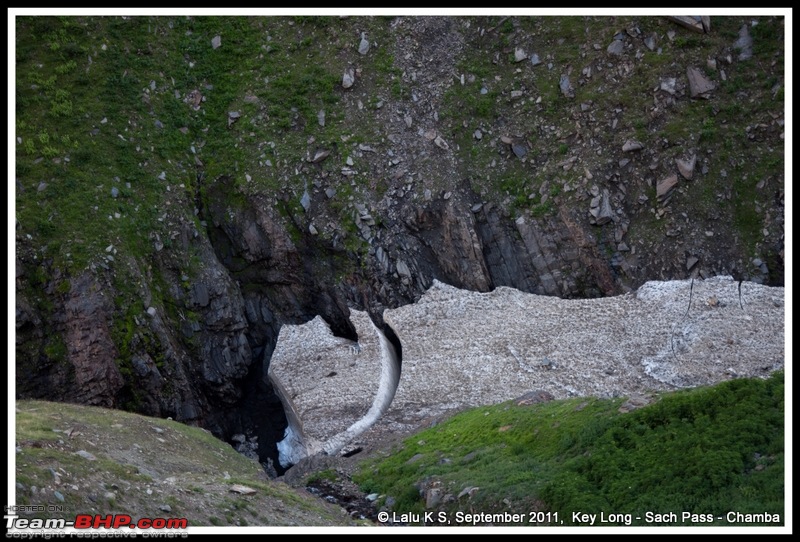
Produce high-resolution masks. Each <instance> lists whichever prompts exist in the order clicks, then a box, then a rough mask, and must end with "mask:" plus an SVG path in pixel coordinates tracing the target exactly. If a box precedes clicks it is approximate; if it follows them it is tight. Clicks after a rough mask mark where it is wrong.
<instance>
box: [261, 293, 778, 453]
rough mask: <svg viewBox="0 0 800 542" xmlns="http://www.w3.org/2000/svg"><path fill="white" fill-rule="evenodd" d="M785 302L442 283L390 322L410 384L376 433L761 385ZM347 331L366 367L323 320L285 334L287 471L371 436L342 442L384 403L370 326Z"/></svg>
mask: <svg viewBox="0 0 800 542" xmlns="http://www.w3.org/2000/svg"><path fill="white" fill-rule="evenodd" d="M783 299H784V290H783V288H771V287H766V286H761V285H758V284H754V283H750V282H743V283H739V282H738V281H734V280H733V279H732V278H730V277H715V278H712V279H708V280H705V281H689V280H685V281H670V282H648V283H646V284H645V285H643V286H642V287H641V288H640V289H639V290H638V291H637V292H636V293H634V294H626V295H623V296H617V297H609V298H601V299H587V300H565V299H559V298H555V297H546V296H539V295H534V294H527V293H523V292H520V291H518V290H514V289H512V288H506V287H501V288H497V289H496V290H494V291H492V292H489V293H479V292H471V291H466V290H459V289H457V288H454V287H451V286H448V285H445V284H443V283H441V282H438V281H435V282H434V285H433V286H432V287H431V288H430V289H429V290H428V291H427V292H426V293H425V295H423V296H422V298H421V299H420V300H419V301H418V302H417V303H414V304H412V305H406V306H403V307H400V308H397V309H392V310H387V311H386V312H385V313H384V320H385V321H386V323H387V324H389V325H390V326H391V327H392V328H393V329H394V330H395V332H396V333H397V335H398V337H399V338H400V341H401V342H402V344H403V374H402V377H401V378H400V381H399V385H398V386H397V391H396V394H395V395H394V399H393V400H391V399H390V400H391V405H389V406H388V408H387V409H384V410H385V413H383V416H382V418H381V420H380V421H379V422H378V424H377V426H376V427H375V428H374V429H373V431H381V430H395V429H412V428H414V427H417V426H419V425H420V424H421V422H423V421H424V420H426V419H428V418H430V417H432V416H438V415H441V414H444V413H446V412H448V411H452V410H455V409H460V408H465V407H469V406H477V405H481V404H491V403H497V402H501V401H505V400H510V399H513V398H515V397H519V396H521V395H523V394H525V393H527V392H530V391H533V390H539V391H546V392H548V393H550V394H552V396H553V397H555V398H566V397H573V396H589V395H592V396H601V397H616V396H626V395H630V394H633V393H646V392H650V391H659V390H671V389H676V388H685V387H693V386H699V385H709V384H713V383H716V382H720V381H723V380H727V379H731V378H736V377H749V376H766V375H768V374H769V373H770V372H772V371H774V370H777V369H780V368H781V367H783V365H784V302H783ZM351 319H352V321H353V324H354V325H355V327H356V329H357V331H358V335H359V344H360V346H361V351H360V353H358V354H356V353H355V352H354V350H353V344H352V343H351V342H350V341H347V340H345V339H340V338H337V337H334V336H333V335H332V334H331V332H330V329H329V328H328V327H327V325H326V324H325V323H324V322H323V321H322V319H321V318H319V317H317V318H315V319H314V320H312V321H311V322H309V323H307V324H304V325H302V326H284V327H283V328H282V330H281V333H280V336H279V338H278V345H277V348H276V350H275V354H274V357H273V361H272V364H271V367H270V378H271V379H272V382H273V384H274V385H275V387H276V389H279V390H281V392H282V393H283V396H284V403H285V405H286V410H287V412H289V413H290V414H288V415H289V416H290V418H291V417H293V416H296V418H297V419H296V420H294V421H293V422H291V421H290V428H289V430H288V431H287V433H291V432H292V431H294V432H295V433H296V434H299V435H301V436H300V441H302V445H300V446H295V447H294V449H293V453H291V454H286V455H285V456H282V457H285V459H286V463H287V464H288V463H294V462H296V461H297V460H298V459H299V458H300V457H302V456H303V455H306V454H312V453H316V452H318V451H323V450H325V451H326V452H327V453H333V452H335V451H338V449H340V448H341V446H343V445H344V444H346V442H344V441H345V440H348V439H349V438H353V437H355V436H357V434H358V433H359V432H360V430H361V429H366V427H359V431H350V432H347V433H345V430H346V428H347V427H349V426H351V425H352V424H354V423H356V422H357V421H358V420H360V419H361V418H362V417H363V415H364V413H365V412H366V411H367V410H368V409H369V407H370V405H371V404H372V403H373V400H374V398H375V397H376V394H377V393H378V388H379V387H380V382H381V378H380V373H381V361H380V359H381V353H380V341H381V339H380V338H379V335H377V333H380V332H379V331H377V329H374V331H372V332H370V330H369V326H370V325H372V323H371V321H369V319H368V317H367V316H366V315H365V314H364V313H359V312H357V311H352V313H351ZM383 340H385V339H383ZM384 356H385V354H384ZM384 376H385V375H384ZM384 399H386V396H385V395H384ZM369 425H371V423H370V424H369ZM295 436H297V435H295ZM326 443H333V444H335V445H333V444H329V445H327V446H326ZM298 451H299V452H301V453H299V454H298Z"/></svg>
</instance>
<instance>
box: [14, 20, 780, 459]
mask: <svg viewBox="0 0 800 542" xmlns="http://www.w3.org/2000/svg"><path fill="white" fill-rule="evenodd" d="M15 28H16V42H15V54H16V67H17V70H16V78H17V80H16V110H15V112H16V118H15V127H16V134H17V139H16V153H15V156H14V159H15V161H16V178H15V190H16V192H15V195H16V214H17V217H16V218H17V222H16V230H15V235H16V283H15V285H16V338H15V340H16V394H17V397H19V398H47V399H51V400H57V401H67V402H78V403H84V404H90V405H99V406H106V407H115V408H122V409H127V410H132V411H136V412H140V413H144V414H149V415H154V416H159V417H167V416H170V417H172V418H174V419H175V420H180V421H183V422H187V423H191V424H197V425H201V426H203V427H206V428H208V429H209V430H210V431H212V432H213V433H214V434H215V435H216V436H218V437H220V438H223V439H226V440H228V441H229V442H232V443H235V444H236V445H237V446H240V447H243V448H245V449H250V450H251V451H252V446H250V445H249V444H247V443H253V442H258V443H259V444H261V446H258V454H259V455H260V459H261V461H262V462H264V463H268V462H269V461H272V462H273V463H275V464H277V449H276V447H275V446H274V443H275V442H276V441H278V440H280V439H281V438H283V432H284V429H285V427H286V417H285V414H284V411H283V407H282V405H281V403H280V400H279V398H278V397H277V395H276V394H275V393H274V390H273V389H272V386H271V384H270V383H269V381H268V378H267V371H268V369H269V363H270V359H271V356H272V352H273V350H274V348H275V341H276V338H277V336H278V333H279V331H280V329H281V327H282V326H283V325H284V324H300V323H303V322H306V321H309V320H311V319H312V318H314V317H315V316H317V315H321V316H322V317H323V318H324V319H325V320H326V321H327V322H329V323H330V325H331V328H332V330H333V332H334V333H335V334H336V335H338V336H341V337H344V338H346V339H349V340H355V339H356V335H355V330H354V329H353V327H352V325H351V324H350V323H349V321H348V319H347V315H348V314H349V310H350V308H354V309H357V310H362V311H366V312H367V313H368V314H369V315H370V316H371V317H372V318H373V320H374V321H375V323H376V325H377V326H378V327H379V328H380V327H382V325H383V322H382V320H381V314H382V313H383V311H384V310H385V309H387V308H396V307H399V306H402V305H404V304H407V303H410V302H412V301H414V300H416V299H418V298H419V297H420V296H421V295H422V294H423V292H425V291H426V290H427V289H428V288H429V287H430V286H431V285H432V284H433V282H434V280H439V281H442V282H445V283H448V284H452V285H454V286H455V287H458V288H464V289H469V290H475V291H480V292H486V291H490V290H493V289H495V288H497V287H500V286H509V287H514V288H517V289H519V290H522V291H525V292H531V293H536V294H543V295H551V296H557V297H562V298H592V297H601V296H607V295H612V294H620V293H624V292H627V291H631V290H634V289H636V288H638V287H639V286H641V285H642V284H644V282H646V281H647V280H652V279H685V278H689V277H698V278H707V277H712V276H715V275H732V276H733V277H734V278H736V279H747V280H752V281H756V282H762V283H766V284H770V285H782V284H783V269H784V262H783V257H784V254H785V253H784V247H785V237H784V222H783V221H784V186H785V176H784V152H785V151H784V142H783V134H784V123H785V121H786V119H785V115H784V97H783V93H784V90H783V88H784V86H783V85H784V83H783V81H784V61H785V58H784V21H783V18H781V17H744V16H737V17H712V18H711V29H710V32H707V33H701V32H696V31H694V30H691V29H687V28H685V27H682V26H680V25H677V24H675V23H674V22H673V21H671V20H669V19H666V18H663V17H649V16H638V17H547V18H544V17H516V16H508V17H489V16H486V17H463V18H462V17H347V18H338V17H192V16H169V17H167V16H165V17H123V16H118V17H115V16H112V17H18V18H17V19H16V21H15ZM236 435H244V442H239V441H238V440H237V441H234V440H233V437H234V436H236Z"/></svg>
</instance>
